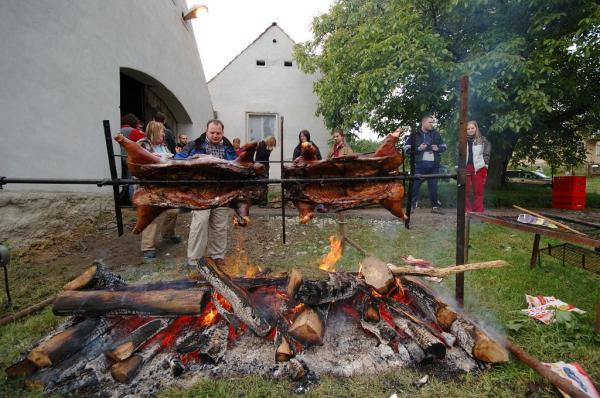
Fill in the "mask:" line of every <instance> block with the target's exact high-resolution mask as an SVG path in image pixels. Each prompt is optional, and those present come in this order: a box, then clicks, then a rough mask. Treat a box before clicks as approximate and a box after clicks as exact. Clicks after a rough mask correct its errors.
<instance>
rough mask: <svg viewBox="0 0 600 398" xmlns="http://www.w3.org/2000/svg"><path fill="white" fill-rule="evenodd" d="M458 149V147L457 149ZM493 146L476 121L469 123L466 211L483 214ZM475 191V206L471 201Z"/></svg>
mask: <svg viewBox="0 0 600 398" xmlns="http://www.w3.org/2000/svg"><path fill="white" fill-rule="evenodd" d="M457 149H458V147H457ZM491 150H492V146H491V145H490V143H489V142H488V140H487V139H486V138H485V137H484V136H483V135H481V132H480V131H479V125H478V124H477V122H476V121H475V120H470V121H469V122H468V123H467V151H466V152H467V164H466V166H467V183H466V185H465V210H466V211H473V212H477V213H483V189H484V187H485V181H486V179H487V171H488V166H489V164H490V152H491ZM471 189H472V191H473V205H472V206H471V202H470V200H469V190H471Z"/></svg>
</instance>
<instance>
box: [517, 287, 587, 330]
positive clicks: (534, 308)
mask: <svg viewBox="0 0 600 398" xmlns="http://www.w3.org/2000/svg"><path fill="white" fill-rule="evenodd" d="M525 300H526V301H527V309H526V310H521V311H522V312H524V313H525V314H527V316H529V317H530V318H533V319H537V320H538V321H540V322H542V323H545V324H546V325H548V324H551V323H553V322H554V321H555V315H556V310H560V311H569V312H571V311H573V312H575V313H577V314H585V311H583V310H580V309H579V308H577V307H575V306H574V305H573V304H568V303H565V302H564V301H561V300H559V299H557V298H556V297H554V296H530V295H528V294H526V295H525Z"/></svg>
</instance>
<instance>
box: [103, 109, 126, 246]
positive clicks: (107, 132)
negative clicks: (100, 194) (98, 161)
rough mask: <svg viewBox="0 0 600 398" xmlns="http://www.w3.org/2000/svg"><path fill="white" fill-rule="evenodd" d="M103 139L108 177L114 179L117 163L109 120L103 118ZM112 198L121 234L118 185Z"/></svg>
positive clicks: (121, 216) (120, 233)
mask: <svg viewBox="0 0 600 398" xmlns="http://www.w3.org/2000/svg"><path fill="white" fill-rule="evenodd" d="M102 124H103V125H104V140H105V141H106V152H107V154H108V167H109V168H110V178H111V180H113V181H115V180H117V179H118V176H117V165H116V164H115V152H114V150H113V144H112V135H111V133H110V122H109V121H108V120H103V121H102ZM112 189H113V198H114V201H115V217H116V219H117V232H118V234H119V236H121V235H123V233H124V231H123V214H122V213H121V201H120V199H119V186H118V185H113V186H112Z"/></svg>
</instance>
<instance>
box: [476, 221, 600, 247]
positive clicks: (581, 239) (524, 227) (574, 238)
mask: <svg viewBox="0 0 600 398" xmlns="http://www.w3.org/2000/svg"><path fill="white" fill-rule="evenodd" d="M471 217H473V218H478V219H479V220H481V221H483V222H487V223H491V224H496V225H500V226H503V227H507V228H512V229H516V230H519V231H525V232H532V233H534V234H540V235H544V236H549V237H552V238H556V239H560V240H564V241H567V242H573V243H579V244H581V245H585V246H589V247H593V248H600V240H599V239H594V238H591V237H588V236H583V235H577V234H574V233H571V232H564V231H554V230H551V229H549V228H542V227H538V226H535V225H531V224H522V223H518V222H516V221H507V220H504V219H502V218H498V217H493V216H490V215H487V214H480V213H471Z"/></svg>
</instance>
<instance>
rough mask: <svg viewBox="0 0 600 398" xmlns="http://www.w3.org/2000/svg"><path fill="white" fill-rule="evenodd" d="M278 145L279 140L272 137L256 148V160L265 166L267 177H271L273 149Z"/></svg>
mask: <svg viewBox="0 0 600 398" xmlns="http://www.w3.org/2000/svg"><path fill="white" fill-rule="evenodd" d="M276 145H277V140H276V139H275V137H273V136H272V135H270V136H268V137H266V138H265V139H264V140H262V141H261V142H259V143H258V147H257V148H256V155H255V157H254V160H255V161H257V162H259V163H262V164H264V165H265V169H266V170H267V175H269V157H270V156H271V152H272V151H273V148H275V146H276Z"/></svg>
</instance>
